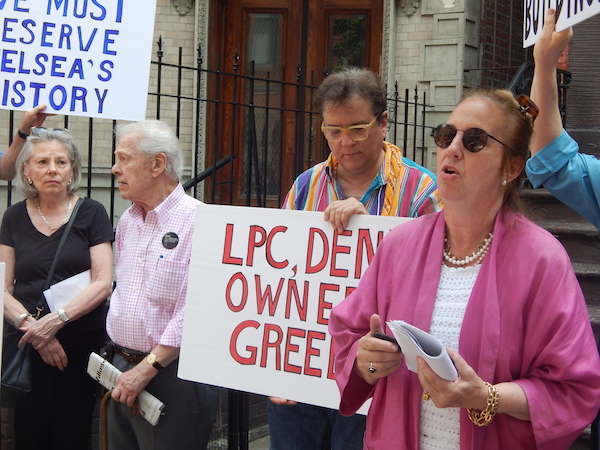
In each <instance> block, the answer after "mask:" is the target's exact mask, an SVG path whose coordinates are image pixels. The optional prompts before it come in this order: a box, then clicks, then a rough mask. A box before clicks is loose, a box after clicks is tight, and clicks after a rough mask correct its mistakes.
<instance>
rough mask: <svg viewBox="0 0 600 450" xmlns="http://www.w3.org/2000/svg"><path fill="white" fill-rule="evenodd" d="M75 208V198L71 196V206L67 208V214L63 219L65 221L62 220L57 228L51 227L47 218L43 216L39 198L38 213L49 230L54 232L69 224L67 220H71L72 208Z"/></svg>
mask: <svg viewBox="0 0 600 450" xmlns="http://www.w3.org/2000/svg"><path fill="white" fill-rule="evenodd" d="M72 206H73V196H72V195H69V206H68V207H67V213H66V214H65V217H63V219H62V220H61V222H60V224H59V225H58V226H57V227H53V226H52V225H50V222H48V219H46V217H45V216H44V215H43V214H42V209H41V208H40V199H39V198H38V208H37V210H38V212H39V213H40V217H41V218H42V220H43V221H44V223H45V224H46V225H47V226H48V228H50V229H51V230H52V231H54V230H58V229H59V228H60V227H62V226H63V225H64V224H65V223H67V219H68V218H69V214H71V207H72Z"/></svg>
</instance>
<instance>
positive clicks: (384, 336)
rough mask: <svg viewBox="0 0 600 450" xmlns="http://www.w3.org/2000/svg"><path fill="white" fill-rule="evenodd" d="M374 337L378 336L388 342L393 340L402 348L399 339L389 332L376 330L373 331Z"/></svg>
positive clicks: (393, 342)
mask: <svg viewBox="0 0 600 450" xmlns="http://www.w3.org/2000/svg"><path fill="white" fill-rule="evenodd" d="M373 337H376V338H377V339H381V340H382V341H388V342H391V343H392V344H396V345H397V346H398V348H400V345H399V344H398V341H397V340H396V338H394V337H393V336H388V335H387V334H384V333H380V332H379V331H376V332H375V333H373Z"/></svg>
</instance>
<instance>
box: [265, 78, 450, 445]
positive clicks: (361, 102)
mask: <svg viewBox="0 0 600 450" xmlns="http://www.w3.org/2000/svg"><path fill="white" fill-rule="evenodd" d="M314 103H315V107H316V108H317V109H318V110H319V111H320V113H321V116H322V118H323V122H322V125H321V130H322V131H323V134H324V135H325V138H326V139H327V142H328V144H329V148H330V150H331V154H330V155H329V158H327V160H326V161H323V162H321V163H319V164H317V165H315V166H314V167H312V168H310V169H308V170H307V171H305V172H303V173H302V174H301V175H300V176H299V177H298V178H297V179H296V181H295V182H294V184H293V185H292V188H291V189H290V191H289V192H288V194H287V196H286V199H285V201H284V204H283V208H285V209H297V210H305V211H324V212H325V220H328V221H330V222H331V224H332V225H333V227H334V228H336V229H337V230H339V231H343V230H344V229H345V228H346V227H347V226H348V222H349V220H350V217H351V216H352V215H354V214H371V215H381V216H401V217H418V216H421V215H423V214H428V213H432V212H435V211H439V210H441V208H442V204H441V200H440V196H439V193H438V190H437V186H436V183H435V176H434V175H433V174H432V173H431V172H429V171H428V170H427V169H425V168H423V167H421V166H419V165H418V164H416V163H414V162H412V161H410V160H408V159H406V158H404V157H403V156H402V152H401V150H400V149H399V148H398V147H396V146H395V145H392V144H390V143H388V142H385V141H384V138H385V135H386V132H387V125H388V112H387V107H386V105H387V101H386V91H385V87H384V86H383V84H382V83H381V80H380V79H379V77H377V75H375V74H374V73H373V72H371V71H369V70H367V69H355V68H351V69H344V70H342V71H340V72H337V73H334V74H332V75H330V76H329V77H327V78H326V79H325V81H323V83H322V84H321V86H320V87H319V89H318V90H317V93H316V95H315V99H314ZM270 400H271V401H269V403H268V412H269V431H270V440H271V448H272V449H274V450H294V449H297V450H303V449H308V448H310V449H332V450H341V449H344V450H352V449H356V450H361V449H362V448H363V434H364V430H365V416H362V415H354V416H351V417H343V416H341V414H340V413H339V411H337V410H331V409H327V408H322V407H317V406H313V405H306V404H301V403H296V402H294V401H291V400H287V399H281V398H275V397H271V399H270Z"/></svg>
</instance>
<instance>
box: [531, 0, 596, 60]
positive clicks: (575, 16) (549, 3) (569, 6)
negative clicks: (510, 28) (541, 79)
mask: <svg viewBox="0 0 600 450" xmlns="http://www.w3.org/2000/svg"><path fill="white" fill-rule="evenodd" d="M550 8H553V9H555V10H556V14H557V20H556V31H562V30H564V29H566V28H569V27H572V26H573V25H575V24H577V23H579V22H583V21H584V20H586V19H589V18H590V17H592V16H594V15H596V14H598V13H600V0H525V3H524V13H525V16H524V19H523V48H527V47H530V46H532V45H533V44H535V41H537V38H538V36H539V35H540V32H541V31H542V26H543V25H544V18H545V17H546V11H548V9H550Z"/></svg>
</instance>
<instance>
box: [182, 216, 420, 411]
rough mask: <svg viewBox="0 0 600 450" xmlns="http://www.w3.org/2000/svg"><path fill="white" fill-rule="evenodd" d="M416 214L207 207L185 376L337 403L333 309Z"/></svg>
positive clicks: (199, 220) (190, 299)
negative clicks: (327, 214)
mask: <svg viewBox="0 0 600 450" xmlns="http://www.w3.org/2000/svg"><path fill="white" fill-rule="evenodd" d="M406 220H410V219H407V218H399V217H380V216H368V215H356V216H353V217H352V218H351V219H350V226H349V227H348V229H346V230H344V231H343V232H341V233H340V232H337V231H335V230H334V229H333V227H332V226H331V225H330V224H329V222H325V221H324V220H323V213H322V212H308V211H289V210H280V209H264V208H247V207H236V206H220V205H200V206H198V209H197V213H196V222H195V228H194V243H193V248H192V259H191V263H190V275H189V281H188V292H187V302H186V308H185V319H184V326H183V341H182V346H181V357H180V361H179V373H178V375H179V377H180V378H183V379H186V380H192V381H197V382H201V383H207V384H212V385H217V386H222V387H226V388H230V389H235V390H240V391H246V392H253V393H257V394H263V395H268V396H275V397H283V398H287V399H289V400H296V401H300V402H303V403H309V404H314V405H320V406H325V407H329V408H335V409H337V408H338V407H339V393H338V389H337V386H336V384H335V380H334V368H333V351H332V339H331V336H330V335H329V333H328V332H327V324H328V321H329V315H330V312H331V308H332V307H334V306H335V305H336V304H338V303H339V302H341V301H342V300H343V299H344V298H345V297H346V296H347V295H348V294H350V293H351V292H352V291H353V290H354V289H355V288H356V286H357V285H358V281H359V279H360V277H361V276H362V274H363V273H364V271H365V269H366V268H367V266H368V264H369V262H370V261H371V260H372V258H373V255H374V253H375V250H376V248H377V245H378V244H379V242H380V241H381V239H383V237H384V235H385V234H386V233H387V232H388V231H390V230H391V229H392V228H393V227H395V226H396V225H398V224H400V223H402V222H403V221H406ZM365 412H366V411H365Z"/></svg>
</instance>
